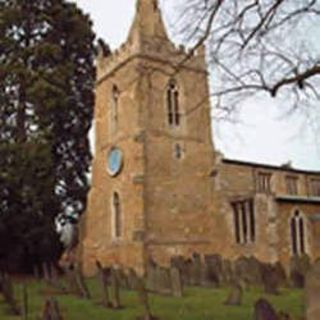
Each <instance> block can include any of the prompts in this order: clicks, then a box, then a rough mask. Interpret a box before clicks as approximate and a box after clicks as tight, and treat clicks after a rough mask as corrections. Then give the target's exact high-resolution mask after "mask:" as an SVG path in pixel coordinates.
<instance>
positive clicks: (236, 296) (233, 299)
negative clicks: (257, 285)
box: [224, 284, 243, 306]
mask: <svg viewBox="0 0 320 320" xmlns="http://www.w3.org/2000/svg"><path fill="white" fill-rule="evenodd" d="M242 295H243V291H242V288H241V286H240V285H239V284H236V285H234V286H233V287H232V289H231V292H230V294H229V296H228V298H227V300H226V301H225V302H224V304H225V305H228V306H240V305H241V303H242Z"/></svg>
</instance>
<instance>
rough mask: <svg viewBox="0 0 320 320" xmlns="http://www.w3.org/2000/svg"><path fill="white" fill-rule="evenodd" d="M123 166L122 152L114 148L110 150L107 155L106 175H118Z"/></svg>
mask: <svg viewBox="0 0 320 320" xmlns="http://www.w3.org/2000/svg"><path fill="white" fill-rule="evenodd" d="M122 164H123V155H122V151H121V150H120V149H118V148H116V147H114V148H112V149H111V150H110V151H109V154H108V173H109V174H110V176H111V177H114V176H116V175H117V174H119V173H120V171H121V169H122Z"/></svg>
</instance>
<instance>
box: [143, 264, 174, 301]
mask: <svg viewBox="0 0 320 320" xmlns="http://www.w3.org/2000/svg"><path fill="white" fill-rule="evenodd" d="M147 288H148V290H150V291H153V292H156V293H159V294H166V295H171V277H170V270H169V269H167V268H164V267H160V266H158V265H157V264H155V263H154V262H152V261H151V262H150V263H149V264H148V269H147Z"/></svg>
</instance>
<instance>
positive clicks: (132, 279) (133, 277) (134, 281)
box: [128, 269, 139, 290]
mask: <svg viewBox="0 0 320 320" xmlns="http://www.w3.org/2000/svg"><path fill="white" fill-rule="evenodd" d="M138 280H139V279H138V276H137V274H136V272H135V271H134V269H129V272H128V286H129V289H131V290H136V289H137V288H138V285H139V284H138Z"/></svg>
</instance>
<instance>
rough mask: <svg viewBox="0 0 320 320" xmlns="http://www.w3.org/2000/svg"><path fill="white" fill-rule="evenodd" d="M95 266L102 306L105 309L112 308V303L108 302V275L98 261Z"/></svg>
mask: <svg viewBox="0 0 320 320" xmlns="http://www.w3.org/2000/svg"><path fill="white" fill-rule="evenodd" d="M96 266H97V269H98V281H99V283H100V286H101V291H102V304H103V306H105V307H106V308H109V307H111V306H112V303H111V301H110V295H109V288H108V274H107V272H106V271H105V270H104V269H103V267H102V265H101V263H100V262H99V261H96Z"/></svg>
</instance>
